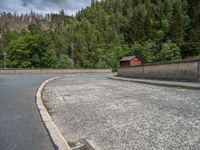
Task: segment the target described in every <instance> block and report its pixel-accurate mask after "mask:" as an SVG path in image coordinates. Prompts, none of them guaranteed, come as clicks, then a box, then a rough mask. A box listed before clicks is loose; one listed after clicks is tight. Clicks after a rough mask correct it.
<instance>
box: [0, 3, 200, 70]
mask: <svg viewBox="0 0 200 150" xmlns="http://www.w3.org/2000/svg"><path fill="white" fill-rule="evenodd" d="M91 2H92V5H91V7H87V8H85V9H82V10H81V11H79V12H78V13H77V14H76V16H75V17H73V18H71V19H66V18H67V16H65V15H64V11H61V12H60V14H54V15H52V17H51V21H50V22H49V30H45V31H43V29H42V26H41V25H40V22H39V21H38V20H33V21H32V22H31V23H30V25H29V27H28V31H26V30H24V31H21V32H20V33H18V32H15V31H13V32H11V31H7V29H6V30H5V29H1V32H5V31H6V32H5V34H4V38H3V49H5V50H6V51H7V52H8V59H9V63H8V65H10V67H23V68H27V67H29V68H32V67H33V68H39V67H42V68H44V67H56V68H72V67H73V66H75V67H80V68H82V67H85V68H113V69H116V68H117V67H118V66H119V60H120V58H121V57H123V56H127V55H138V56H139V57H140V58H141V59H142V62H143V63H153V62H158V61H170V60H177V59H181V58H184V57H187V56H190V57H191V56H192V57H195V56H198V55H199V54H200V2H199V1H191V0H134V1H133V0H112V1H111V0H104V1H96V0H92V1H91ZM1 28H2V27H1ZM167 41H172V42H167ZM73 56H74V57H73ZM69 57H70V58H75V64H73V63H72V61H71V59H70V58H69Z"/></svg>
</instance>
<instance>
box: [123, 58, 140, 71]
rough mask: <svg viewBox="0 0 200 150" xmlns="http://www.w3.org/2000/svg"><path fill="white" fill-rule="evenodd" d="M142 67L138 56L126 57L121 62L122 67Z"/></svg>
mask: <svg viewBox="0 0 200 150" xmlns="http://www.w3.org/2000/svg"><path fill="white" fill-rule="evenodd" d="M138 65H141V60H140V58H139V57H137V56H126V57H123V58H122V59H121V60H120V66H121V67H122V68H124V67H132V66H138Z"/></svg>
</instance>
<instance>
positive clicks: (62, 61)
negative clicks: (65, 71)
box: [56, 54, 74, 69]
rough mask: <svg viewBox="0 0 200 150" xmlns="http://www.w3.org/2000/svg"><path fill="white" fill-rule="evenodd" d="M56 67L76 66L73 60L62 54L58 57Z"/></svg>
mask: <svg viewBox="0 0 200 150" xmlns="http://www.w3.org/2000/svg"><path fill="white" fill-rule="evenodd" d="M56 68H70V69H71V68H74V63H73V61H72V60H71V59H70V58H69V57H68V56H67V55H64V54H62V55H61V56H60V58H58V59H57V64H56Z"/></svg>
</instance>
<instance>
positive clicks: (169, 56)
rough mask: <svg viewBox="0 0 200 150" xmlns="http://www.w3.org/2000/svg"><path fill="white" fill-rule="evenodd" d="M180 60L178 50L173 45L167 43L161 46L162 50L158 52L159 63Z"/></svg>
mask: <svg viewBox="0 0 200 150" xmlns="http://www.w3.org/2000/svg"><path fill="white" fill-rule="evenodd" d="M180 59H181V54H180V48H179V47H178V46H177V45H176V44H175V43H171V42H169V43H165V44H163V45H162V50H161V52H160V60H161V61H171V60H180Z"/></svg>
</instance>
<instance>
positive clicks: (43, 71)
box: [0, 69, 111, 75]
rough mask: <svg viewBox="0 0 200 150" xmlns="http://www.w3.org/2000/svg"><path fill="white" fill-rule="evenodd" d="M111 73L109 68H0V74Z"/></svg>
mask: <svg viewBox="0 0 200 150" xmlns="http://www.w3.org/2000/svg"><path fill="white" fill-rule="evenodd" d="M109 72H110V73H111V70H109V69H0V75H8V74H70V73H109Z"/></svg>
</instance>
